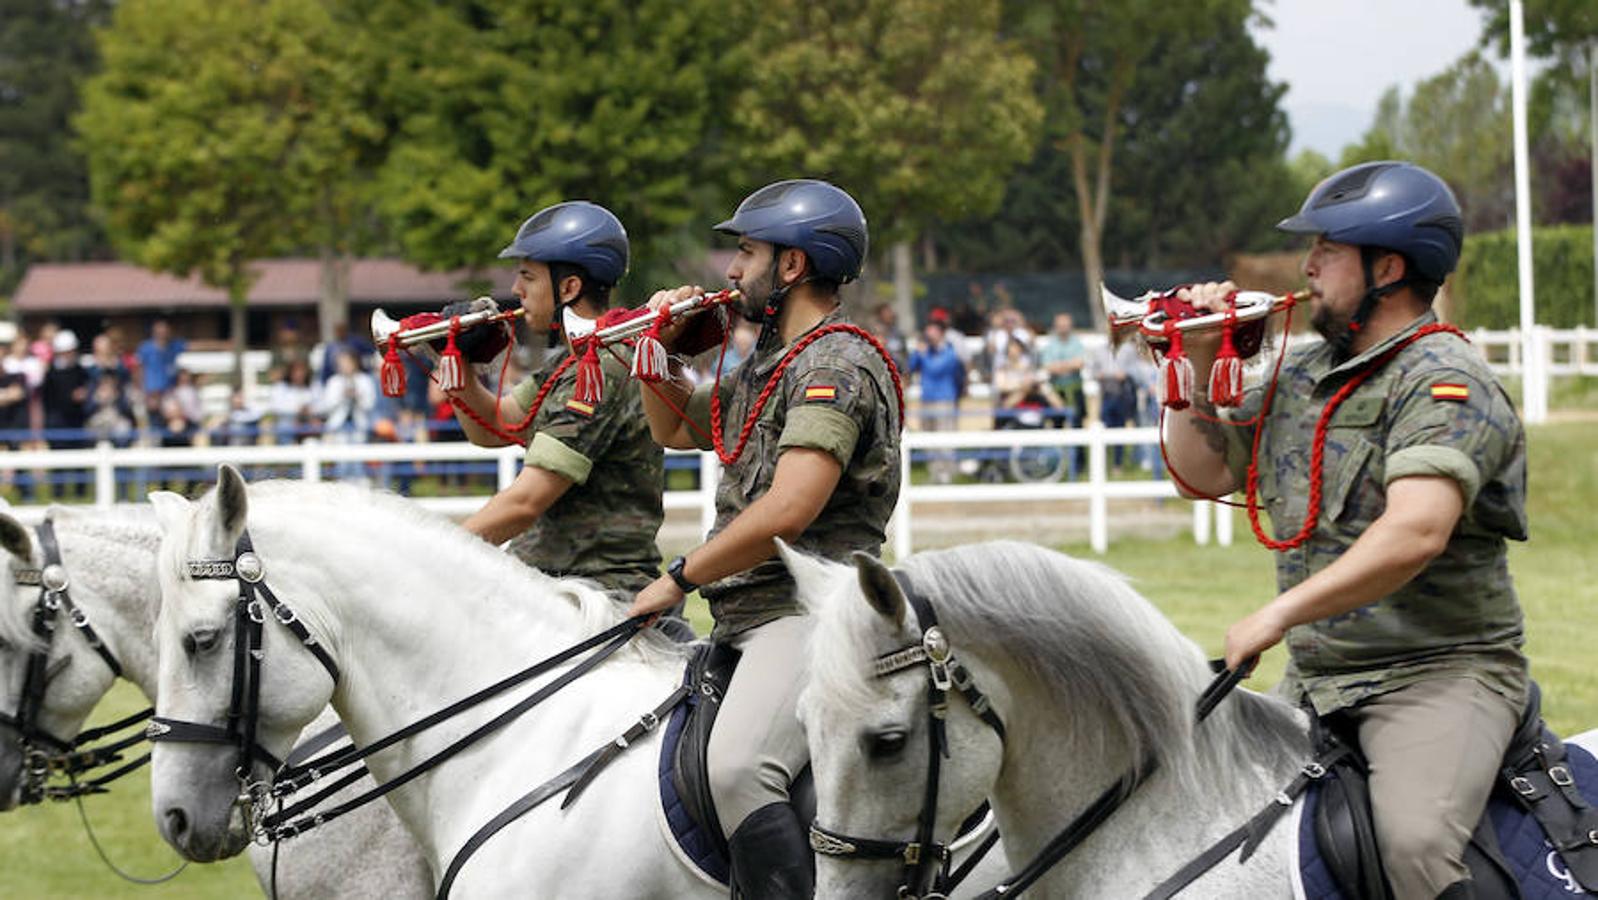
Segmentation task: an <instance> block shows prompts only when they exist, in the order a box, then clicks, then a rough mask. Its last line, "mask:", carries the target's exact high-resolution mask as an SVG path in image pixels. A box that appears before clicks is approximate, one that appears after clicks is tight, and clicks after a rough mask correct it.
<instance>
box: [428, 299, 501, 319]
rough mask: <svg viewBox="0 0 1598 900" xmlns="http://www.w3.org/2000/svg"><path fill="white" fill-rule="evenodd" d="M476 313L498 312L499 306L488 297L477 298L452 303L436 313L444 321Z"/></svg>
mask: <svg viewBox="0 0 1598 900" xmlns="http://www.w3.org/2000/svg"><path fill="white" fill-rule="evenodd" d="M476 312H499V304H498V303H495V302H494V301H493V299H492V298H490V297H478V298H477V299H476V300H456V301H455V302H454V303H451V304H450V305H448V306H446V307H444V308H443V309H441V310H439V311H438V314H439V315H441V316H443V317H444V318H445V319H453V318H455V317H456V316H464V315H468V314H470V313H476Z"/></svg>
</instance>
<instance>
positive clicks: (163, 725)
mask: <svg viewBox="0 0 1598 900" xmlns="http://www.w3.org/2000/svg"><path fill="white" fill-rule="evenodd" d="M185 571H186V573H187V574H188V576H189V577H190V578H192V579H194V580H195V581H229V580H231V581H236V582H237V583H238V588H239V592H238V599H237V601H236V602H235V603H234V605H233V691H232V696H231V699H230V700H229V702H228V712H227V721H226V724H225V725H221V726H218V725H210V724H206V723H202V722H186V721H183V720H181V719H168V718H165V717H162V716H155V717H153V718H151V719H150V726H149V728H148V729H147V730H146V732H145V734H146V736H147V737H148V738H149V739H150V741H151V742H152V743H159V742H181V743H205V744H227V745H230V746H233V747H235V748H237V750H238V764H237V766H236V767H235V769H234V771H235V773H236V774H237V775H238V776H239V779H240V780H241V781H242V782H243V783H244V785H245V787H246V793H253V792H254V791H255V790H257V789H258V788H259V787H261V786H264V783H262V782H257V781H256V779H255V777H254V769H255V764H256V763H257V762H261V763H265V764H266V765H267V766H269V767H270V768H271V769H272V770H273V771H276V770H277V769H279V768H282V765H283V763H282V761H280V760H279V759H278V758H277V757H276V756H273V755H272V754H271V752H269V751H268V750H267V749H266V748H264V747H262V746H261V745H260V744H258V743H257V742H256V739H255V735H256V729H257V727H258V726H259V724H260V719H261V659H262V651H261V637H262V634H263V632H264V631H265V626H266V618H267V612H268V610H270V612H271V614H272V617H273V618H274V619H276V620H277V622H278V624H280V625H282V626H283V627H284V628H286V629H288V630H289V632H290V633H291V634H293V635H294V637H296V638H298V639H299V642H300V643H301V644H303V645H304V646H305V649H307V650H309V651H310V652H311V654H312V655H313V656H315V657H316V659H317V661H318V662H320V663H321V664H322V668H324V669H326V670H327V674H328V675H329V676H330V677H331V678H332V679H333V684H334V685H335V686H337V685H338V683H339V669H338V664H337V663H335V662H334V661H333V657H332V655H331V654H329V653H328V651H327V648H326V647H324V646H322V643H321V642H320V641H318V640H317V639H316V636H315V635H313V634H311V632H310V629H308V628H306V627H305V623H303V622H301V621H300V619H299V616H298V615H296V614H295V612H294V610H293V609H291V608H290V607H289V606H288V605H287V604H285V603H284V602H283V601H281V600H279V599H278V598H277V595H275V594H273V593H272V589H271V588H269V587H267V586H266V581H265V578H266V567H265V566H264V565H263V564H262V563H261V558H260V557H259V556H257V555H256V554H255V549H254V546H253V545H252V544H251V542H250V535H249V532H248V531H246V532H244V533H243V534H240V535H239V539H238V543H237V544H236V546H235V549H234V556H233V558H232V559H198V560H189V561H188V562H187V563H186V565H185Z"/></svg>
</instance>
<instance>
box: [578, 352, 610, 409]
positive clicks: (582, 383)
mask: <svg viewBox="0 0 1598 900" xmlns="http://www.w3.org/2000/svg"><path fill="white" fill-rule="evenodd" d="M583 343H585V344H587V345H588V346H587V347H586V348H585V349H584V350H583V355H582V358H581V359H579V360H578V361H577V389H576V392H575V394H574V396H575V397H576V398H577V400H578V401H579V402H582V403H593V404H597V403H599V401H600V400H601V399H603V398H604V396H605V372H604V370H603V369H601V368H600V367H599V341H598V340H597V339H595V338H593V337H590V338H588V339H587V340H586V341H584V342H583Z"/></svg>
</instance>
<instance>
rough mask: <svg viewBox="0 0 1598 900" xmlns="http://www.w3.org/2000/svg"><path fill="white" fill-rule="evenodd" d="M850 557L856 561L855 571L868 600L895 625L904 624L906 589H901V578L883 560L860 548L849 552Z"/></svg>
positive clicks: (861, 589)
mask: <svg viewBox="0 0 1598 900" xmlns="http://www.w3.org/2000/svg"><path fill="white" fill-rule="evenodd" d="M849 559H850V560H851V561H852V562H854V567H855V571H856V573H857V574H858V575H859V576H860V593H862V594H865V595H866V602H867V603H869V604H871V608H872V609H874V610H876V611H877V612H879V613H881V614H882V615H883V617H884V618H887V619H888V620H890V621H891V622H893V624H894V626H895V627H898V626H900V625H903V624H904V607H905V599H904V591H902V590H900V589H899V580H898V579H897V578H894V577H893V570H892V569H890V568H888V567H887V566H886V565H883V562H882V560H880V559H877V558H876V557H875V556H872V555H871V554H869V553H861V552H860V551H858V550H856V551H855V552H854V553H851V554H849Z"/></svg>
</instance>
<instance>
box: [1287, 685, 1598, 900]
mask: <svg viewBox="0 0 1598 900" xmlns="http://www.w3.org/2000/svg"><path fill="white" fill-rule="evenodd" d="M1314 738H1315V745H1316V757H1317V759H1328V760H1329V761H1328V762H1327V763H1326V766H1325V769H1326V772H1325V774H1324V775H1323V776H1321V777H1320V778H1319V779H1317V781H1316V784H1315V786H1314V787H1313V788H1312V790H1311V791H1310V794H1309V796H1308V797H1307V798H1306V799H1307V804H1308V805H1307V806H1306V814H1307V815H1309V816H1310V819H1311V822H1312V828H1313V831H1314V836H1315V844H1316V847H1317V848H1318V850H1319V852H1320V859H1321V861H1322V862H1323V863H1324V865H1325V868H1326V870H1327V874H1329V876H1330V879H1331V881H1332V882H1333V885H1332V887H1334V888H1335V890H1336V892H1337V893H1338V894H1340V895H1341V896H1342V897H1344V898H1348V900H1391V898H1392V889H1391V887H1390V886H1389V885H1388V884H1387V877H1386V874H1385V872H1384V871H1383V869H1382V863H1381V854H1380V848H1379V847H1378V846H1377V842H1376V831H1375V828H1374V825H1373V820H1372V817H1371V808H1370V789H1369V785H1368V773H1369V769H1368V767H1367V765H1366V762H1365V759H1364V756H1363V755H1362V754H1360V752H1359V748H1358V746H1357V740H1356V739H1355V738H1354V735H1353V730H1352V729H1351V728H1349V727H1348V726H1347V723H1346V721H1343V720H1339V719H1337V718H1336V717H1332V718H1331V720H1330V721H1324V720H1317V721H1316V724H1315V728H1314ZM1505 801H1508V802H1507V803H1506V802H1505ZM1495 804H1496V805H1497V806H1498V807H1500V808H1502V807H1505V806H1508V805H1511V804H1512V805H1513V806H1515V807H1517V808H1519V809H1520V810H1524V811H1525V813H1527V814H1529V815H1530V816H1531V817H1532V818H1534V819H1535V820H1536V822H1537V823H1538V824H1539V825H1540V826H1541V831H1542V833H1543V834H1542V835H1541V836H1537V835H1533V837H1534V838H1537V837H1546V840H1547V842H1548V843H1549V844H1551V845H1552V849H1553V850H1554V851H1556V852H1557V853H1558V854H1559V856H1560V858H1561V859H1562V861H1563V862H1564V865H1565V868H1566V870H1567V871H1568V875H1569V879H1570V880H1571V881H1573V882H1575V883H1576V884H1579V885H1580V886H1581V887H1582V888H1584V889H1585V890H1587V891H1598V810H1595V809H1594V808H1593V807H1592V806H1591V805H1589V803H1588V802H1587V800H1586V798H1584V797H1583V796H1582V794H1581V793H1580V791H1579V790H1578V789H1577V787H1576V782H1575V778H1574V776H1573V775H1572V773H1571V769H1570V766H1568V765H1567V764H1566V749H1565V746H1564V744H1563V743H1561V742H1560V740H1559V738H1558V737H1556V736H1555V735H1554V734H1553V732H1551V731H1549V730H1548V728H1547V726H1546V725H1545V724H1544V723H1543V720H1542V696H1541V692H1540V690H1539V689H1538V687H1537V685H1536V684H1535V683H1533V684H1532V686H1531V691H1530V694H1529V697H1528V699H1527V703H1526V711H1525V712H1524V713H1523V714H1522V716H1521V720H1520V724H1519V725H1518V726H1517V727H1516V729H1515V735H1514V737H1513V738H1512V739H1511V741H1510V744H1509V749H1508V750H1507V751H1506V753H1505V755H1504V762H1503V767H1502V770H1501V777H1500V779H1499V782H1498V784H1497V785H1496V786H1495V787H1494V790H1493V801H1492V802H1489V805H1488V810H1487V812H1484V813H1483V815H1482V820H1481V821H1480V822H1478V823H1477V825H1476V830H1475V831H1474V832H1473V833H1472V835H1471V839H1470V844H1469V845H1468V846H1467V847H1466V850H1465V863H1466V865H1467V866H1468V867H1469V868H1470V871H1471V877H1472V879H1473V880H1474V881H1475V891H1476V894H1475V895H1476V896H1477V897H1478V898H1482V900H1521V898H1522V892H1521V889H1520V878H1519V877H1518V876H1519V875H1520V874H1522V873H1521V872H1520V870H1519V869H1518V868H1517V867H1516V866H1514V865H1512V864H1511V863H1510V862H1509V861H1507V860H1506V856H1505V852H1504V848H1503V847H1502V846H1501V845H1500V842H1499V837H1500V835H1501V834H1502V832H1501V830H1500V829H1499V828H1496V827H1494V826H1495V820H1497V819H1501V818H1503V817H1501V816H1496V815H1494V806H1495ZM1534 830H1535V829H1534Z"/></svg>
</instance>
